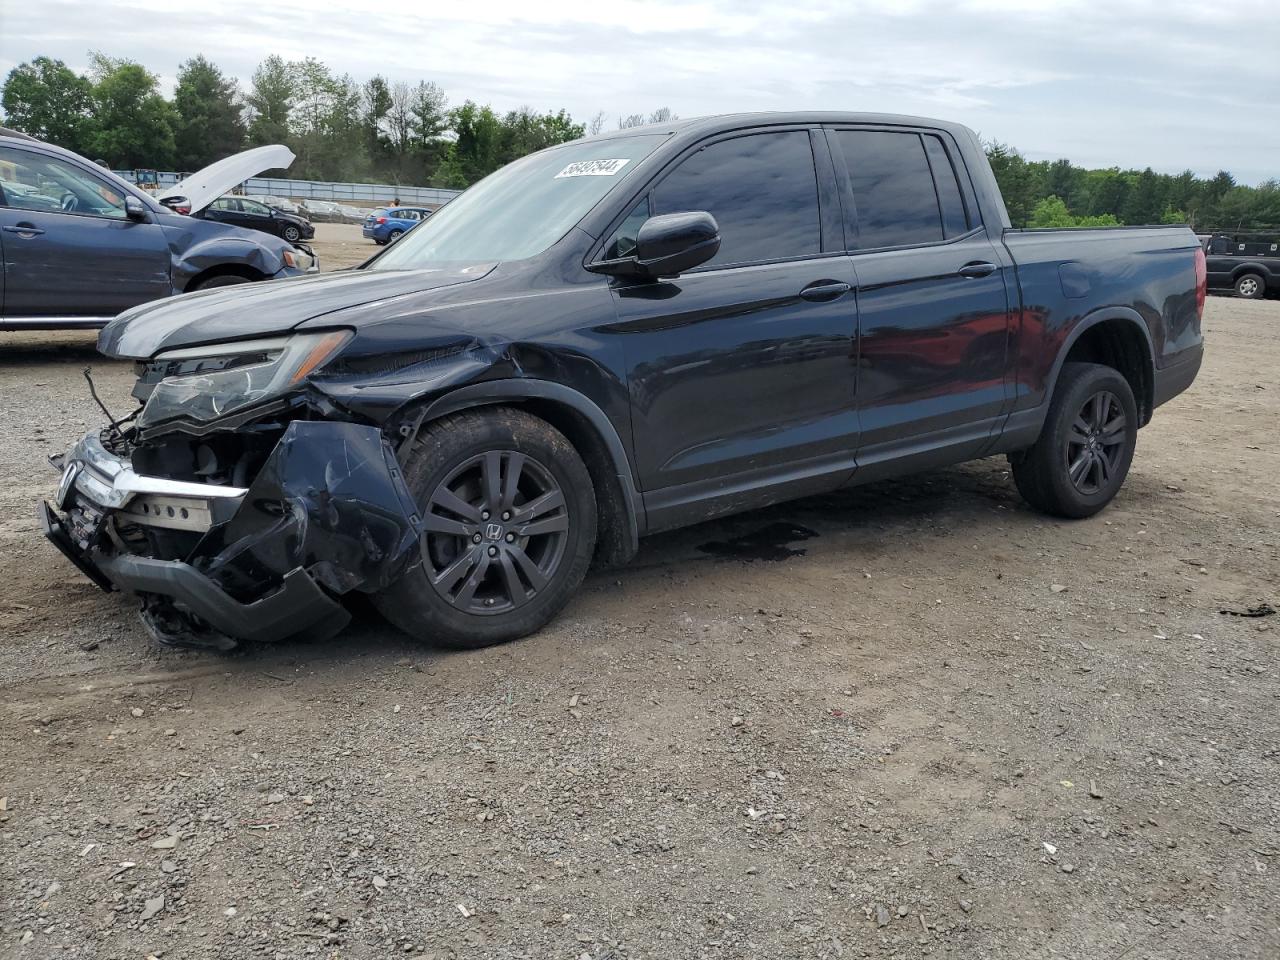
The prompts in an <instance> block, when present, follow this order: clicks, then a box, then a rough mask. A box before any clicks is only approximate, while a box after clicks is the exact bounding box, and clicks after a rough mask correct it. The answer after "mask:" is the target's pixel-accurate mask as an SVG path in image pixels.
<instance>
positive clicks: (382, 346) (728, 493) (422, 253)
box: [41, 114, 1204, 647]
mask: <svg viewBox="0 0 1280 960" xmlns="http://www.w3.org/2000/svg"><path fill="white" fill-rule="evenodd" d="M1203 303H1204V253H1203V251H1202V250H1201V249H1200V246H1199V244H1198V243H1197V242H1196V238H1195V236H1194V235H1193V234H1192V233H1191V231H1190V230H1188V229H1187V228H1186V227H1140V228H1122V229H1116V230H1062V231H1053V230H1049V231H1028V232H1021V231H1015V230H1011V229H1009V220H1008V215H1007V214H1006V212H1005V208H1004V204H1003V203H1002V201H1001V198H1000V193H999V190H998V188H997V186H996V182H995V178H994V177H993V176H992V174H991V170H990V168H989V167H988V165H987V162H986V157H985V156H984V154H983V152H982V147H981V145H980V144H979V143H978V140H977V138H976V137H975V136H974V135H973V134H972V133H971V132H970V131H969V130H967V129H965V128H964V127H961V126H958V125H955V124H947V123H940V122H937V121H928V120H919V119H914V118H910V117H889V116H875V115H864V114H800V115H796V114H778V115H768V114H759V115H748V116H737V117H716V118H710V119H703V120H696V121H683V122H676V123H672V124H669V125H662V126H655V127H647V128H641V129H632V130H627V131H621V132H618V133H616V134H610V135H608V136H603V137H596V138H593V139H589V140H578V141H575V142H572V143H568V144H565V145H563V146H559V147H555V148H552V149H550V150H545V151H543V152H541V153H536V154H533V155H531V156H528V157H525V158H524V159H522V160H518V161H516V162H515V163H512V164H511V165H510V166H508V167H505V168H503V169H502V170H499V171H498V172H497V173H495V174H493V175H492V176H490V177H488V178H487V179H485V180H483V181H481V182H480V183H478V184H477V185H475V186H474V187H472V188H471V189H470V190H468V191H466V192H465V193H463V194H462V195H461V196H460V197H458V198H457V199H455V200H453V201H452V202H451V203H449V204H448V205H447V206H445V207H443V208H441V209H440V210H439V211H438V212H436V213H435V214H433V215H432V217H431V218H430V219H429V220H427V221H426V222H424V223H422V224H421V225H419V226H417V227H415V228H414V229H413V230H412V231H411V232H409V233H407V234H405V236H404V237H403V238H402V239H401V240H400V241H399V242H397V243H395V244H393V245H391V246H388V247H386V248H384V249H383V250H382V251H381V252H380V253H379V254H378V255H377V256H375V257H374V258H373V259H371V260H369V261H368V262H367V263H365V264H364V265H363V266H362V267H360V268H359V269H356V270H351V271H344V272H339V273H335V274H331V275H328V276H320V277H313V278H306V279H302V280H297V281H290V282H289V283H270V284H263V285H258V286H254V287H241V288H238V289H233V290H226V291H221V292H219V293H214V294H207V295H200V296H195V297H187V298H182V299H180V300H178V301H175V302H173V303H170V304H157V305H154V306H148V307H140V308H138V309H136V310H133V311H131V312H129V313H126V314H124V315H123V316H121V317H119V318H118V319H117V320H115V321H114V322H113V323H111V325H110V326H108V327H107V328H106V329H105V330H104V331H103V332H102V335H101V337H100V338H99V347H100V349H101V350H102V351H103V352H104V353H106V354H107V355H109V356H113V357H124V358H130V359H133V360H136V361H137V363H138V371H139V377H138V381H137V384H136V386H135V388H134V396H135V397H137V398H138V400H139V403H140V406H139V408H138V409H137V410H134V411H133V412H131V413H130V414H128V418H127V419H126V420H124V421H121V422H117V423H114V424H112V425H110V426H109V427H107V428H106V429H105V430H102V431H95V432H93V433H91V434H89V435H88V436H86V437H85V438H84V439H83V440H81V441H80V442H79V443H78V444H77V445H76V446H75V447H74V448H73V449H72V450H71V451H70V452H69V453H68V455H67V456H66V457H65V458H62V459H60V460H59V461H58V464H57V465H58V466H59V467H60V468H61V470H62V483H61V487H60V489H59V492H58V495H57V502H56V503H55V504H54V507H53V508H50V507H49V506H47V505H45V506H42V508H41V516H42V521H43V524H44V527H45V531H46V533H47V535H48V536H49V537H50V538H51V539H52V540H53V541H54V543H55V544H57V546H59V547H60V548H61V549H62V550H63V551H64V552H65V553H66V554H67V555H68V556H69V557H70V558H71V559H72V560H73V561H74V562H75V563H77V564H78V565H80V567H81V569H82V570H84V572H85V573H86V574H87V575H88V576H90V577H91V578H93V579H94V580H95V581H96V582H97V583H99V584H100V585H102V586H103V587H104V589H113V588H120V589H123V590H129V591H132V592H134V593H136V594H138V595H139V597H140V598H141V599H142V605H143V613H144V618H145V620H146V622H147V624H148V626H149V627H150V628H151V630H152V631H153V632H154V634H155V635H156V636H157V637H159V638H161V639H163V640H165V641H167V642H175V643H203V644H213V645H217V646H225V645H227V644H230V643H232V642H234V639H237V638H251V639H258V640H273V639H278V638H280V637H283V636H288V635H290V634H292V633H297V632H299V631H304V630H309V629H310V630H332V629H338V628H340V627H341V626H342V625H343V624H344V623H345V622H346V619H347V615H346V612H345V609H344V606H343V604H342V601H341V598H342V597H343V596H344V595H346V594H349V593H351V592H352V591H359V592H365V593H368V594H372V595H373V598H374V602H375V603H376V604H377V606H378V608H379V609H380V610H381V611H382V612H383V613H384V614H385V615H386V616H387V617H388V618H389V619H390V620H391V621H392V622H393V623H395V624H398V625H399V626H400V627H402V628H404V629H405V630H406V631H408V632H409V633H411V634H413V635H414V636H417V637H421V638H423V639H426V640H433V641H437V642H442V643H446V644H452V645H455V646H464V647H474V646H482V645H484V644H487V643H494V642H498V641H502V640H510V639H512V638H514V637H518V636H520V635H522V634H526V633H528V632H530V631H532V630H535V629H537V628H538V627H540V626H541V625H542V624H544V623H546V622H547V620H548V619H549V618H550V617H551V616H553V615H554V614H555V613H556V611H558V610H559V609H560V608H561V607H562V606H563V605H564V604H565V603H566V602H567V601H568V599H569V597H570V596H571V595H572V593H573V591H574V590H575V589H576V588H577V586H578V584H579V583H580V582H581V581H582V578H583V575H584V574H585V573H586V571H587V568H588V566H589V565H590V564H591V563H592V561H593V559H594V560H596V561H598V562H601V563H619V562H622V561H625V560H626V559H628V558H629V557H631V556H632V555H633V554H634V552H635V550H636V547H637V541H638V539H639V537H641V536H642V535H644V534H648V533H653V532H656V531H659V530H666V529H670V528H672V527H678V526H682V525H687V524H692V523H698V522H700V521H702V520H705V519H708V518H710V517H715V516H719V515H722V514H727V513H732V512H735V511H742V510H750V509H752V508H755V507H759V506H762V505H767V504H772V503H777V502H779V501H782V500H786V499H788V498H792V497H799V496H805V495H808V494H817V493H822V492H825V491H829V490H834V489H837V488H839V487H843V486H846V485H849V484H853V483H862V482H866V481H869V480H877V479H882V478H885V477H890V476H893V475H895V474H900V473H907V472H911V471H915V470H922V469H926V468H931V467H937V466H940V465H943V464H948V463H956V462H959V461H962V460H969V459H972V458H975V457H982V456H988V455H991V454H1005V455H1008V456H1009V457H1010V459H1011V460H1012V463H1013V475H1014V479H1015V482H1016V483H1017V487H1018V490H1019V491H1020V492H1021V493H1022V495H1023V496H1024V497H1025V498H1026V500H1027V501H1028V502H1029V503H1031V504H1032V505H1033V506H1035V507H1037V508H1038V509H1041V510H1045V511H1048V512H1050V513H1054V514H1057V515H1059V516H1068V517H1086V516H1089V515H1091V514H1093V513H1096V512H1097V511H1098V510H1101V509H1102V508H1103V507H1104V506H1105V505H1106V504H1107V503H1108V502H1109V501H1110V500H1111V498H1112V497H1114V496H1115V495H1116V493H1117V491H1118V490H1119V489H1120V485H1121V484H1122V483H1123V482H1124V478H1125V474H1126V472H1127V471H1128V468H1129V463H1130V460H1131V459H1132V457H1133V452H1134V445H1135V442H1136V439H1137V432H1138V428H1139V427H1141V426H1142V425H1143V424H1145V423H1147V422H1148V421H1149V420H1150V418H1151V416H1152V413H1153V411H1154V410H1155V408H1156V407H1157V406H1159V405H1160V404H1161V403H1163V402H1165V401H1166V400H1168V399H1169V398H1170V397H1172V396H1174V395H1175V394H1177V393H1178V392H1180V391H1181V390H1184V389H1186V387H1187V386H1188V385H1189V384H1190V383H1191V382H1192V380H1193V379H1194V378H1195V376H1196V372H1197V370H1198V369H1199V366H1200V359H1201V336H1200V314H1201V309H1202V307H1203Z"/></svg>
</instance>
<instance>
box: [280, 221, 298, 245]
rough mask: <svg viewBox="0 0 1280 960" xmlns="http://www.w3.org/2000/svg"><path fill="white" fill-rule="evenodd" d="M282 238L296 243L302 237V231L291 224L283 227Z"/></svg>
mask: <svg viewBox="0 0 1280 960" xmlns="http://www.w3.org/2000/svg"><path fill="white" fill-rule="evenodd" d="M284 238H285V239H286V240H288V241H289V242H290V243H297V242H298V241H299V240H301V239H302V231H301V230H299V229H298V228H297V227H295V226H293V225H292V224H291V225H289V226H287V227H285V228H284Z"/></svg>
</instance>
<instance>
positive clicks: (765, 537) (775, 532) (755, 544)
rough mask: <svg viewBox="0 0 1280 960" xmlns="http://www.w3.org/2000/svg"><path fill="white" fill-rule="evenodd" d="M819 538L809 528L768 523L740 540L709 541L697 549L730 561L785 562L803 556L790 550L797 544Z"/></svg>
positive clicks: (744, 535) (801, 551) (796, 549)
mask: <svg viewBox="0 0 1280 960" xmlns="http://www.w3.org/2000/svg"><path fill="white" fill-rule="evenodd" d="M817 535H818V534H817V533H815V532H814V531H813V530H810V529H809V528H808V527H802V526H800V525H799V524H795V523H771V524H769V525H768V526H767V527H761V528H760V529H758V530H753V531H751V532H750V533H744V534H743V535H742V536H740V537H732V538H730V539H728V540H712V541H711V542H710V543H704V544H701V545H700V546H699V547H698V549H699V550H701V551H702V552H703V553H709V554H711V555H712V556H716V557H724V558H726V559H729V560H768V561H776V560H787V559H789V558H791V557H802V556H804V553H805V552H804V550H802V549H798V548H796V547H792V546H789V544H792V543H795V542H797V541H799V540H809V539H811V538H813V537H816V536H817Z"/></svg>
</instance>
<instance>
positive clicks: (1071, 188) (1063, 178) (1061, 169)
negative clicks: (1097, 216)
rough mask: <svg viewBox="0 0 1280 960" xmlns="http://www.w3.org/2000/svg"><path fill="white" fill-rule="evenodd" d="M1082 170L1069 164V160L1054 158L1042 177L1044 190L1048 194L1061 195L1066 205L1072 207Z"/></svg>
mask: <svg viewBox="0 0 1280 960" xmlns="http://www.w3.org/2000/svg"><path fill="white" fill-rule="evenodd" d="M1082 173H1083V171H1081V170H1077V169H1076V168H1075V167H1073V166H1072V165H1071V161H1070V160H1065V159H1064V160H1055V161H1053V163H1051V164H1050V165H1049V168H1048V170H1047V171H1046V174H1045V178H1044V190H1046V191H1047V192H1048V194H1049V195H1050V196H1054V197H1061V198H1062V202H1063V203H1065V204H1066V205H1067V206H1068V207H1074V206H1075V204H1076V201H1077V200H1078V199H1079V192H1080V189H1079V187H1080V181H1081V180H1082V179H1083V177H1082V176H1081V174H1082Z"/></svg>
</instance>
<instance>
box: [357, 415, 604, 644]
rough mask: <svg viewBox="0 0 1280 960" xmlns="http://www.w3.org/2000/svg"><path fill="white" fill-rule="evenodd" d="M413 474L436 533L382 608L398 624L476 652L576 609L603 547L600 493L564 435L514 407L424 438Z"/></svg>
mask: <svg viewBox="0 0 1280 960" xmlns="http://www.w3.org/2000/svg"><path fill="white" fill-rule="evenodd" d="M516 458H519V459H516ZM513 467H515V468H516V469H515V470H514V471H513ZM404 472H405V479H406V482H407V483H408V485H409V489H410V491H411V492H412V493H413V496H414V499H415V501H416V502H417V503H418V506H419V509H420V510H421V511H422V517H423V523H424V527H425V530H426V532H425V533H424V534H423V536H422V542H421V547H420V556H419V557H418V559H416V560H415V561H414V562H413V563H412V565H410V567H409V568H408V569H407V570H405V572H404V573H403V574H402V575H401V576H400V578H399V579H398V580H396V581H395V582H394V583H392V584H391V585H390V586H389V587H387V588H386V589H385V590H383V591H381V592H380V593H378V594H376V595H375V596H374V598H373V601H374V605H375V606H377V608H378V610H379V611H380V612H381V613H382V615H383V616H384V617H386V618H387V619H388V620H389V621H391V623H392V624H394V625H395V626H397V627H399V628H400V629H401V630H403V631H404V632H405V633H407V634H409V635H410V636H411V637H414V638H416V639H418V640H422V641H425V642H428V643H433V644H437V645H440V646H445V647H453V648H456V649H463V650H474V649H478V648H480V647H487V646H490V645H492V644H495V643H505V642H507V641H509V640H515V639H517V638H519V637H523V636H526V635H528V634H530V633H533V632H534V631H535V630H537V629H539V628H540V627H542V626H543V625H544V624H546V623H547V622H548V621H549V620H550V619H551V618H552V617H554V616H555V615H556V614H557V613H559V612H560V610H561V609H563V608H564V605H565V604H566V603H568V601H569V598H570V597H571V596H572V595H573V593H574V591H575V590H577V589H578V586H579V585H580V584H581V583H582V578H583V577H584V576H586V573H587V568H588V567H589V566H590V564H591V557H592V554H593V552H594V551H595V543H596V497H595V489H594V488H593V487H592V484H591V476H590V474H589V473H588V472H587V468H586V465H585V464H584V463H583V462H582V458H581V457H580V456H579V455H578V452H577V450H575V449H574V448H573V445H572V444H571V443H569V441H568V440H567V439H566V438H565V436H564V434H562V433H560V431H558V430H556V429H555V428H554V427H553V426H551V425H550V424H549V423H547V422H546V421H544V420H540V419H538V418H537V417H535V416H532V415H531V414H528V413H525V412H524V411H522V410H515V409H512V408H510V407H490V408H485V409H482V410H468V411H463V412H462V413H457V414H453V415H451V416H446V417H442V418H441V419H439V420H435V421H433V422H431V423H429V424H427V425H426V426H424V427H423V428H422V430H421V431H420V432H419V434H418V436H417V438H416V439H415V440H414V442H413V447H412V449H411V450H410V452H409V455H408V457H407V461H406V463H405V471H404ZM513 472H514V476H515V478H516V480H515V483H516V486H515V487H514V489H512V488H511V487H509V486H508V485H509V484H510V483H511V481H512V476H513ZM486 491H488V492H486ZM557 495H558V497H557ZM508 507H510V508H511V509H509V510H508V509H507V508H508ZM529 510H533V511H534V512H532V513H527V512H526V511H529ZM535 529H536V530H537V532H536V533H534V532H528V531H532V530H535ZM477 538H479V539H478V541H477ZM477 574H478V576H477Z"/></svg>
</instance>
